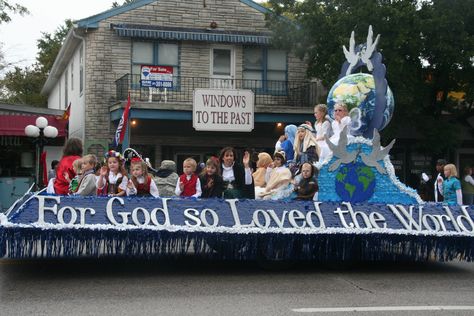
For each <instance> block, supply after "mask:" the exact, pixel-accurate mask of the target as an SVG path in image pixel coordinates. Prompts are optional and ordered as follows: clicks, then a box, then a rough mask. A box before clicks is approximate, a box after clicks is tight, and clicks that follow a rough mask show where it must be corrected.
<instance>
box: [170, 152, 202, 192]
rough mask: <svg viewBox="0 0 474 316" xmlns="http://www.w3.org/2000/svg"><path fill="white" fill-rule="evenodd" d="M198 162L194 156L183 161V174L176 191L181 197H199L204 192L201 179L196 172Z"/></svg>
mask: <svg viewBox="0 0 474 316" xmlns="http://www.w3.org/2000/svg"><path fill="white" fill-rule="evenodd" d="M196 167H197V162H196V160H194V159H193V158H186V159H185V160H184V161H183V174H182V175H180V176H179V179H178V182H177V183H176V189H175V191H174V193H175V194H176V195H177V196H181V197H195V198H198V197H200V196H201V194H202V190H201V181H199V177H198V176H197V175H196V174H195V172H196Z"/></svg>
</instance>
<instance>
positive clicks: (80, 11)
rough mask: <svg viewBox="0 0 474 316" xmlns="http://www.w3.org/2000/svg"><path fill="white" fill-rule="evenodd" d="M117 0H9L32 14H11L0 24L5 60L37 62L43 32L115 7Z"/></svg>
mask: <svg viewBox="0 0 474 316" xmlns="http://www.w3.org/2000/svg"><path fill="white" fill-rule="evenodd" d="M113 1H114V0H80V1H70V0H9V3H10V4H12V3H18V4H21V5H23V6H25V7H26V8H27V9H28V10H29V11H30V14H29V15H26V16H20V15H11V18H12V20H11V21H10V22H9V23H2V24H1V25H0V42H1V43H2V48H1V50H2V51H3V52H4V54H5V60H6V61H7V62H9V63H15V65H18V66H22V67H23V66H27V65H31V64H33V63H34V62H35V59H36V53H37V48H36V41H37V40H38V39H40V38H41V32H47V33H53V32H54V31H55V30H56V29H57V28H58V27H59V26H61V25H63V24H64V21H65V20H66V19H72V20H80V19H83V18H86V17H89V16H91V15H95V14H97V13H100V12H103V11H105V10H108V9H110V8H112V2H113ZM117 2H119V3H120V2H121V1H117Z"/></svg>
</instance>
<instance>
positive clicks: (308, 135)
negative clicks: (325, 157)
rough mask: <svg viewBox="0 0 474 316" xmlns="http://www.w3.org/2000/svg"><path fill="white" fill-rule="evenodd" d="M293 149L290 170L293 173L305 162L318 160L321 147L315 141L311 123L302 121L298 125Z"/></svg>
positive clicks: (312, 162)
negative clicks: (292, 161)
mask: <svg viewBox="0 0 474 316" xmlns="http://www.w3.org/2000/svg"><path fill="white" fill-rule="evenodd" d="M294 149H295V165H294V166H293V168H292V170H291V171H292V173H293V174H296V171H297V170H299V169H300V168H301V166H302V165H303V164H304V163H305V162H309V163H311V164H314V163H315V162H317V161H318V159H319V155H320V152H321V149H320V148H319V145H318V144H317V142H316V138H315V137H314V129H313V128H312V127H311V125H308V124H306V123H304V124H301V125H300V126H298V133H297V135H296V140H295V147H294Z"/></svg>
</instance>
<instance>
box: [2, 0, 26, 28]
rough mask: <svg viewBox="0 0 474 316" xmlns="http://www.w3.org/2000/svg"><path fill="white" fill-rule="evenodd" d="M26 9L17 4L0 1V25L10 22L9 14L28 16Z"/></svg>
mask: <svg viewBox="0 0 474 316" xmlns="http://www.w3.org/2000/svg"><path fill="white" fill-rule="evenodd" d="M29 13H30V12H29V11H28V9H27V8H26V7H24V6H22V5H19V4H18V3H12V4H10V3H9V2H8V1H5V0H0V24H2V23H8V22H10V21H11V20H12V18H11V16H10V15H11V14H19V15H25V14H29Z"/></svg>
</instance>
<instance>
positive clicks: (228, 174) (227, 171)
mask: <svg viewBox="0 0 474 316" xmlns="http://www.w3.org/2000/svg"><path fill="white" fill-rule="evenodd" d="M233 167H234V164H232V166H230V167H226V166H224V164H222V179H223V180H224V181H227V182H232V181H234V180H235V176H234V169H233ZM244 170H245V184H246V185H249V184H252V180H253V179H252V170H251V169H250V168H244Z"/></svg>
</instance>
